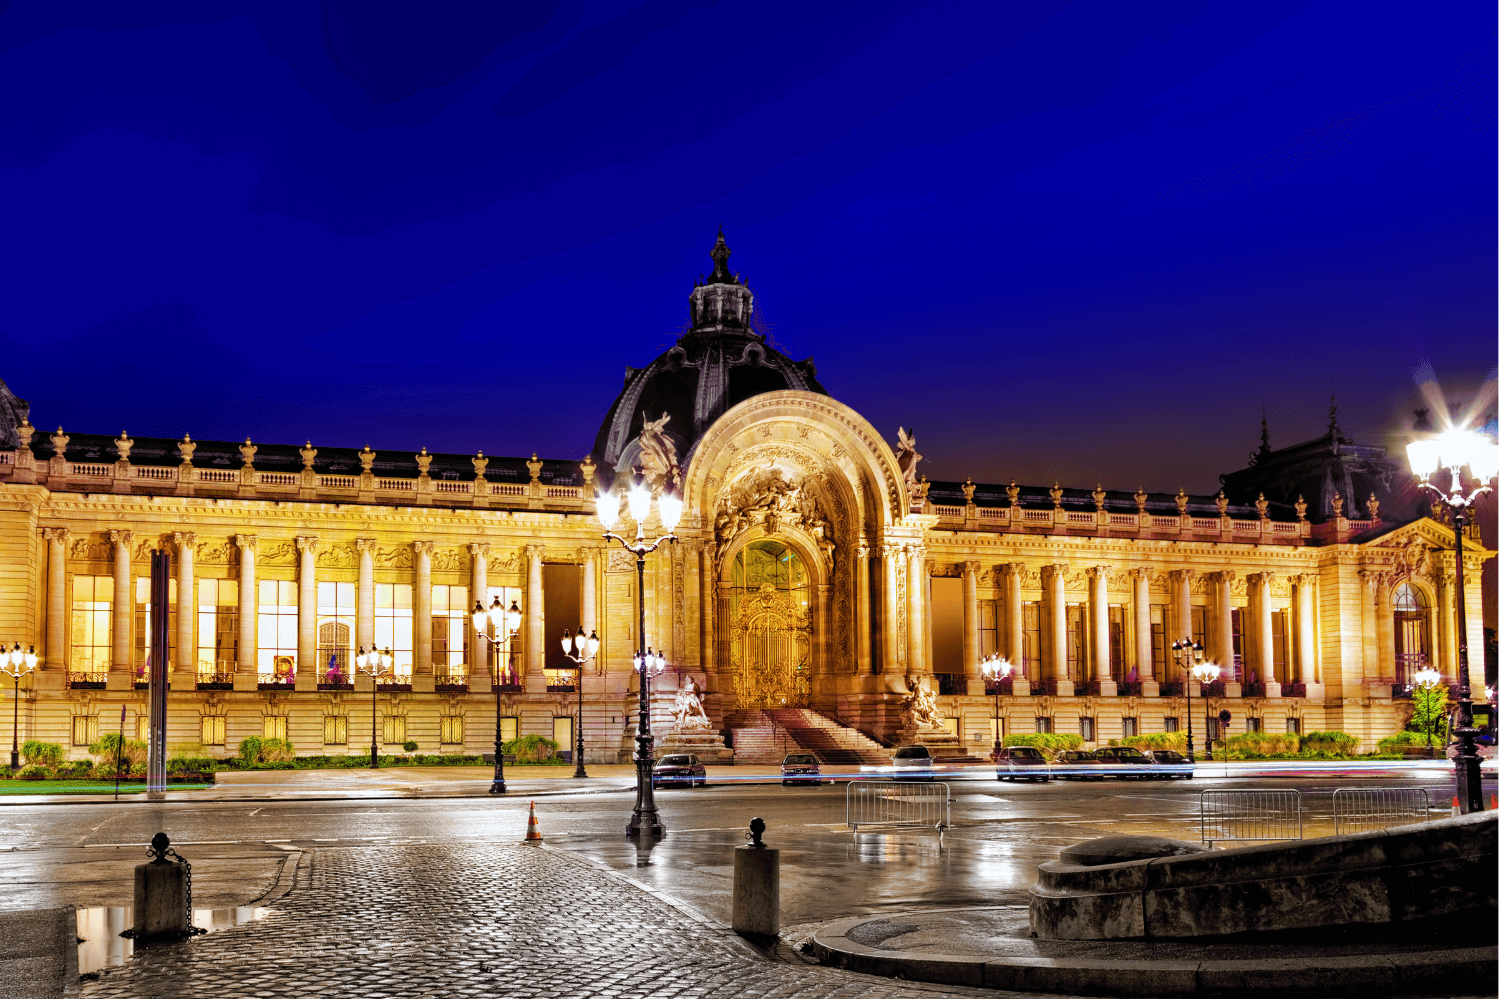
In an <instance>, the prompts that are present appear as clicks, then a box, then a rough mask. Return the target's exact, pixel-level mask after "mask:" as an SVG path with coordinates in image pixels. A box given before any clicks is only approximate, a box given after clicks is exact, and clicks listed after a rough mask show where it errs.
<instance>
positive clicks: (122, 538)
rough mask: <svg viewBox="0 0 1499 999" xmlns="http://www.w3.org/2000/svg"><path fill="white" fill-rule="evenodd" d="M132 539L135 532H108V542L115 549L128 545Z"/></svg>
mask: <svg viewBox="0 0 1499 999" xmlns="http://www.w3.org/2000/svg"><path fill="white" fill-rule="evenodd" d="M133 537H135V532H134V531H110V532H109V541H110V544H112V545H115V546H116V547H119V546H120V545H128V544H130V539H131V538H133Z"/></svg>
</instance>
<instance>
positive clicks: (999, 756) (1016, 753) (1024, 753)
mask: <svg viewBox="0 0 1499 999" xmlns="http://www.w3.org/2000/svg"><path fill="white" fill-rule="evenodd" d="M994 776H995V777H997V778H998V779H1000V780H1039V781H1048V780H1051V764H1050V763H1048V762H1047V760H1046V756H1045V755H1044V754H1043V753H1042V752H1041V750H1039V749H1037V748H1036V747H1035V746H1005V747H1004V748H1003V749H1001V750H1000V751H999V752H997V753H995V754H994Z"/></svg>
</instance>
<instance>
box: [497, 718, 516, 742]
mask: <svg viewBox="0 0 1499 999" xmlns="http://www.w3.org/2000/svg"><path fill="white" fill-rule="evenodd" d="M519 733H520V719H519V718H501V719H500V741H501V742H512V741H514V740H515V739H516V738H517V736H518V735H519Z"/></svg>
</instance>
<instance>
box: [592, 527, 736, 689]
mask: <svg viewBox="0 0 1499 999" xmlns="http://www.w3.org/2000/svg"><path fill="white" fill-rule="evenodd" d="M600 554H602V553H600ZM697 559H698V565H697V583H698V615H697V616H698V632H699V634H700V635H701V636H702V639H701V641H702V643H703V671H704V672H705V673H707V674H708V682H709V683H710V684H713V685H714V686H715V688H717V680H716V678H715V677H714V676H713V675H712V674H713V670H715V669H717V668H718V633H717V629H715V628H714V625H715V624H716V623H717V621H718V609H717V607H716V606H715V605H714V597H715V596H717V594H718V580H717V579H715V578H714V564H713V546H712V544H711V543H710V542H704V543H703V547H702V549H701V550H699V551H698V553H697ZM599 662H600V665H599V669H600V671H602V670H603V660H600V661H599Z"/></svg>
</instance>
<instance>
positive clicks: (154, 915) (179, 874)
mask: <svg viewBox="0 0 1499 999" xmlns="http://www.w3.org/2000/svg"><path fill="white" fill-rule="evenodd" d="M171 846H172V841H171V840H170V839H168V838H167V834H166V833H157V834H156V835H155V836H152V837H151V848H150V852H151V854H152V856H154V857H155V859H154V860H152V861H151V862H150V863H146V864H140V865H139V866H137V867H136V869H135V931H134V934H133V935H134V937H135V939H136V940H137V941H140V940H149V939H151V938H153V937H180V936H185V935H187V934H189V933H191V932H192V927H191V925H190V922H189V921H190V919H191V916H190V915H189V909H188V905H189V898H190V896H189V892H191V891H192V888H191V881H190V880H189V879H190V877H191V875H190V874H189V872H188V867H187V864H186V862H182V861H181V858H178V861H179V862H174V861H172V860H170V859H168V857H169V856H171V857H176V856H177V852H176V851H175V850H173V849H172V848H171Z"/></svg>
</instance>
